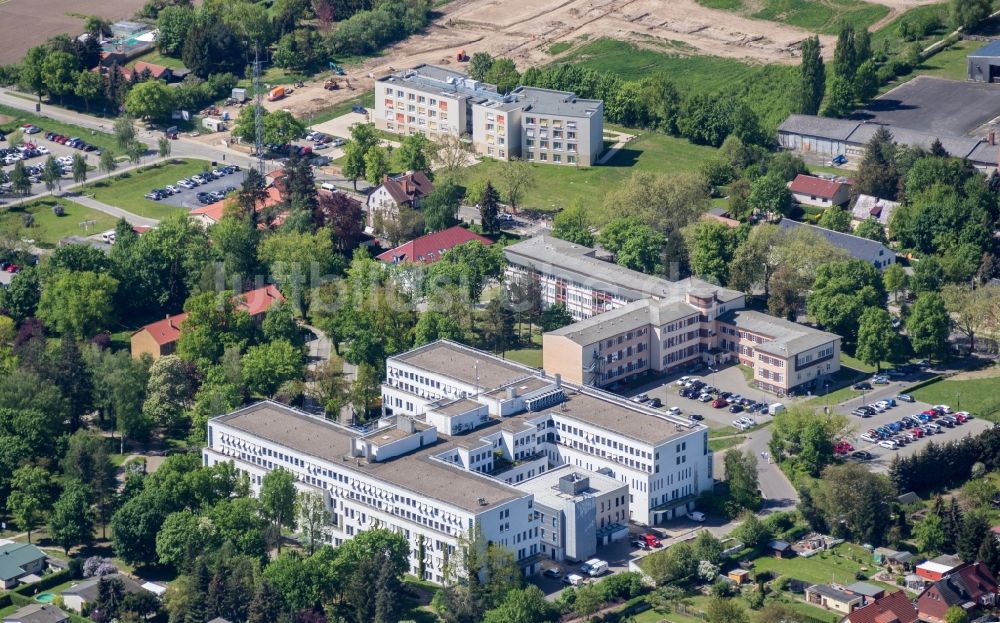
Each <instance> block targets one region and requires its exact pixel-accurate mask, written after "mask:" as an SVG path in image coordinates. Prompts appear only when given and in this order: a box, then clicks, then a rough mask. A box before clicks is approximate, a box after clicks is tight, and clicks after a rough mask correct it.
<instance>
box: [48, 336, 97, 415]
mask: <svg viewBox="0 0 1000 623" xmlns="http://www.w3.org/2000/svg"><path fill="white" fill-rule="evenodd" d="M51 376H52V381H53V382H54V383H55V384H56V385H57V386H58V387H59V389H60V390H62V394H63V396H64V397H65V398H66V402H67V404H68V405H69V415H70V430H74V431H75V430H76V429H77V428H79V427H80V417H81V416H82V415H83V414H84V413H86V412H87V410H88V409H89V408H90V394H91V383H90V371H89V369H88V368H87V366H86V365H85V364H84V362H83V356H82V355H81V354H80V346H79V344H77V343H76V339H74V337H73V336H72V335H65V336H63V338H62V340H60V346H59V356H58V359H57V360H56V361H54V362H53V364H52V374H51Z"/></svg>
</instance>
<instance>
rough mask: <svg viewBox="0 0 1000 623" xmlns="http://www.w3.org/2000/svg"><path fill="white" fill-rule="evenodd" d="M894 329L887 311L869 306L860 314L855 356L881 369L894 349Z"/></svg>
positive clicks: (895, 337)
mask: <svg viewBox="0 0 1000 623" xmlns="http://www.w3.org/2000/svg"><path fill="white" fill-rule="evenodd" d="M896 339H897V336H896V331H895V329H893V328H892V318H890V317H889V312H887V311H886V310H884V309H882V308H879V307H869V308H868V309H866V310H865V311H864V312H863V313H862V314H861V320H860V321H859V323H858V344H857V350H856V352H855V356H856V357H857V358H858V359H860V360H861V361H863V362H864V363H866V364H868V365H870V366H875V369H876V371H878V370H881V369H882V362H883V361H886V360H888V359H890V358H891V357H892V355H893V353H894V352H895V349H896Z"/></svg>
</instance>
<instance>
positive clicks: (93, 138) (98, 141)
mask: <svg viewBox="0 0 1000 623" xmlns="http://www.w3.org/2000/svg"><path fill="white" fill-rule="evenodd" d="M0 115H6V116H9V117H13V119H14V120H13V121H8V122H7V123H4V124H3V125H0V130H3V131H4V133H9V132H10V131H11V130H12V129H14V128H17V127H21V126H22V125H24V124H25V123H32V124H34V125H36V126H38V127H39V128H41V129H42V133H41V134H33V135H31V136H32V137H39V140H40V141H41V144H43V145H44V144H45V143H47V142H48V141H46V140H45V139H44V138H41V136H42V135H43V134H44V133H45V132H57V133H59V134H64V135H66V136H79V137H80V138H82V139H83V140H85V141H87V142H88V143H90V144H92V145H94V146H95V147H98V148H99V149H102V150H107V149H109V150H111V151H112V152H115V153H117V152H118V147H117V146H116V145H115V137H114V136H113V135H111V134H108V133H106V132H97V131H96V130H87V129H84V128H81V127H80V126H77V125H72V124H69V123H63V122H62V121H55V120H53V119H49V118H48V117H42V116H39V115H36V114H35V113H30V112H26V111H23V110H19V109H17V108H11V107H9V106H3V105H0ZM94 153H96V152H94ZM90 158H93V159H94V160H92V162H93V161H95V160H96V158H97V156H96V155H93V154H91V155H90Z"/></svg>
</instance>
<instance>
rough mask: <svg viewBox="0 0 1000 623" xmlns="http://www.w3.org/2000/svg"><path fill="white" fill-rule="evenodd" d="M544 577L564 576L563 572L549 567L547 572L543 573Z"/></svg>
mask: <svg viewBox="0 0 1000 623" xmlns="http://www.w3.org/2000/svg"><path fill="white" fill-rule="evenodd" d="M542 575H544V576H545V577H547V578H558V577H561V576H562V571H560V570H559V569H556V568H555V567H549V568H548V569H546V570H545V571H542Z"/></svg>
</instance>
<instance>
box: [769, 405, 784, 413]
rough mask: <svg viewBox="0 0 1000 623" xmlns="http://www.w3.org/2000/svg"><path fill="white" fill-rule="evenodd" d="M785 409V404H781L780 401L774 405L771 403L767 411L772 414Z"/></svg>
mask: <svg viewBox="0 0 1000 623" xmlns="http://www.w3.org/2000/svg"><path fill="white" fill-rule="evenodd" d="M784 410H785V405H783V404H781V403H780V402H776V403H774V404H773V405H769V406H768V407H767V412H768V413H770V414H771V415H778V414H779V413H781V412H782V411H784Z"/></svg>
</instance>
